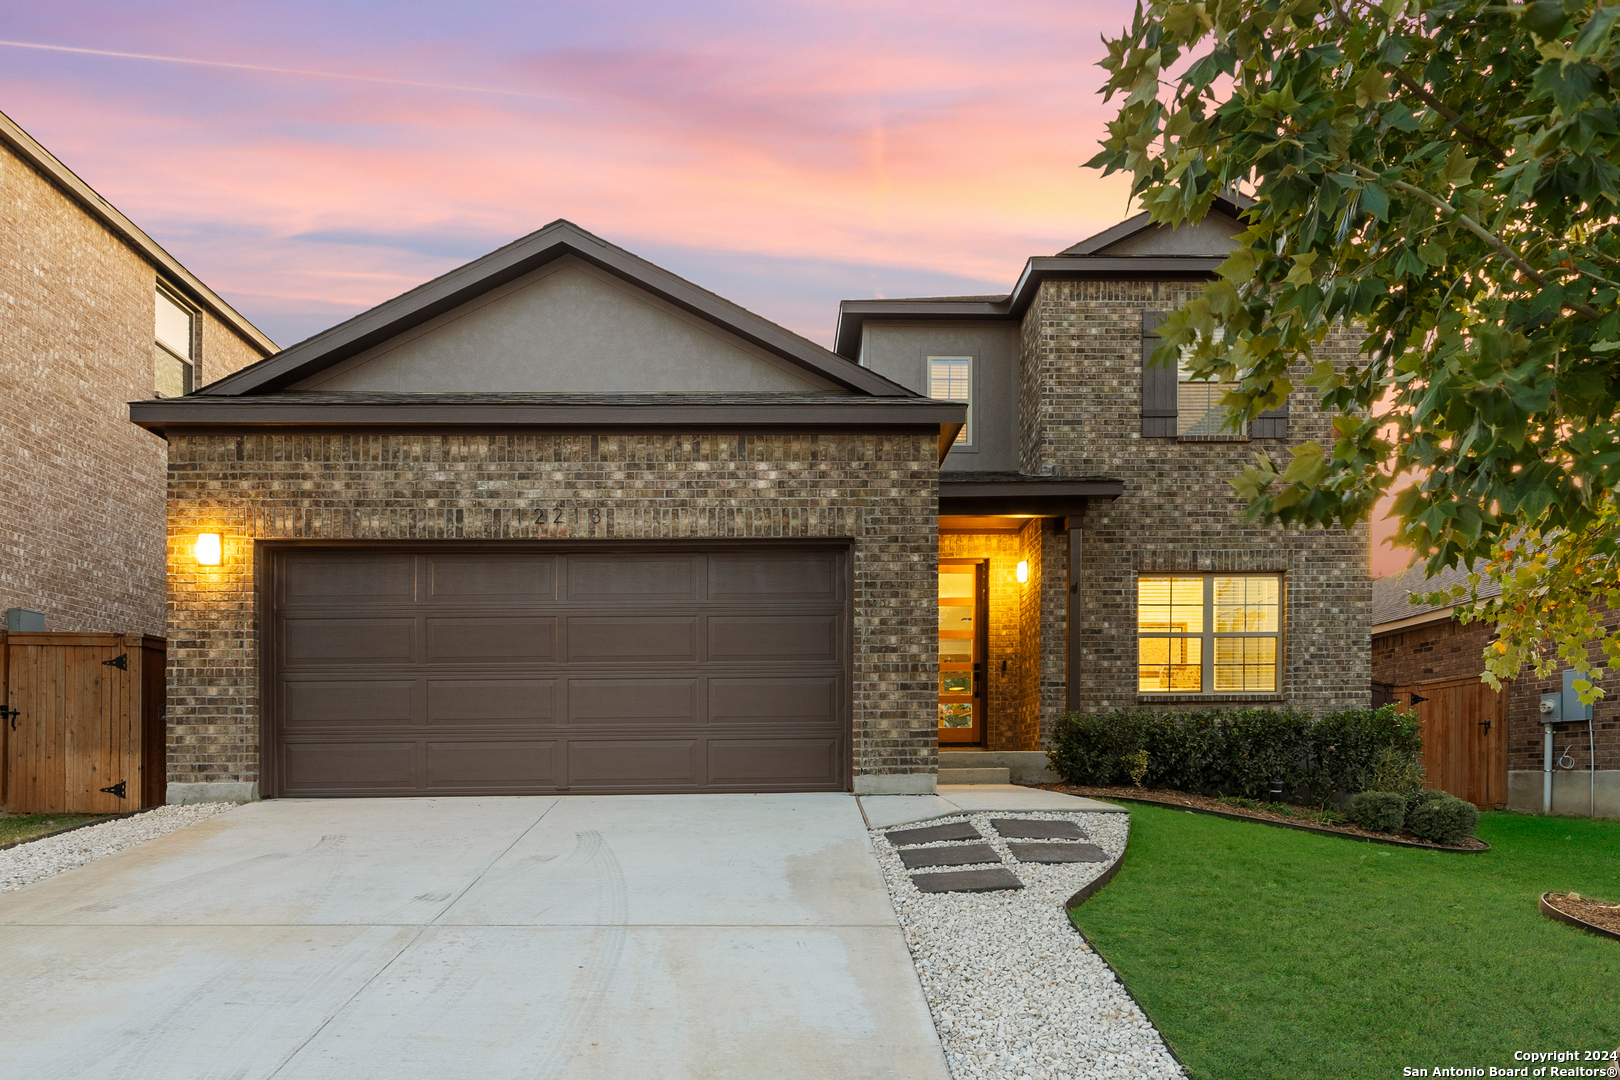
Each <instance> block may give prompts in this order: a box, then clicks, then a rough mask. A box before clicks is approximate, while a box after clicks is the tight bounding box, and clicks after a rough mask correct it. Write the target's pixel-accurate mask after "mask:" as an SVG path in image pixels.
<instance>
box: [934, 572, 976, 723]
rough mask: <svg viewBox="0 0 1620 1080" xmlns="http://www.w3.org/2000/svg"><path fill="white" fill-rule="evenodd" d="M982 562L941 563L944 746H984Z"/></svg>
mask: <svg viewBox="0 0 1620 1080" xmlns="http://www.w3.org/2000/svg"><path fill="white" fill-rule="evenodd" d="M984 578H985V574H984V560H982V559H941V560H940V563H939V741H940V744H941V745H950V744H953V743H955V744H961V743H982V742H983V741H984V636H985V635H984V610H985V581H984Z"/></svg>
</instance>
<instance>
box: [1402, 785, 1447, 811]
mask: <svg viewBox="0 0 1620 1080" xmlns="http://www.w3.org/2000/svg"><path fill="white" fill-rule="evenodd" d="M1448 797H1449V796H1448V795H1447V794H1446V793H1445V792H1444V791H1435V790H1434V789H1432V788H1418V789H1417V790H1416V791H1414V792H1411V793H1410V794H1408V795H1407V796H1406V814H1407V816H1408V817H1411V815H1412V811H1414V810H1416V809H1417V808H1418V807H1420V806H1422V805H1423V804H1424V803H1426V802H1430V801H1431V800H1434V799H1444V798H1448Z"/></svg>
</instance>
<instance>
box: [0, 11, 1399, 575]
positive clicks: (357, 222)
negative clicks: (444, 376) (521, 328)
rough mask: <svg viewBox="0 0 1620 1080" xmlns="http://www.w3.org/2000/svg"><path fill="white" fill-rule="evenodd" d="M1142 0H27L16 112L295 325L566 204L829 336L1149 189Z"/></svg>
mask: <svg viewBox="0 0 1620 1080" xmlns="http://www.w3.org/2000/svg"><path fill="white" fill-rule="evenodd" d="M1132 9H1133V4H1131V3H1128V2H1125V0H1094V2H1092V3H1087V4H1074V3H1059V2H1044V0H1003V2H1001V3H996V4H985V3H965V2H958V0H933V2H930V3H926V4H924V3H915V2H913V3H879V4H870V3H861V4H857V3H849V2H839V0H826V2H810V0H807V2H800V3H772V4H758V3H737V2H726V0H709V2H676V3H670V2H665V3H643V2H613V0H608V2H597V3H591V4H561V3H495V2H490V3H468V2H462V3H458V4H443V3H432V4H429V3H421V2H416V0H389V2H386V3H384V2H380V0H323V2H321V3H313V2H303V3H297V2H278V3H259V4H245V3H219V2H217V0H216V2H212V3H165V2H162V0H153V2H148V3H143V4H139V5H130V4H111V3H83V2H75V0H61V2H56V3H52V4H39V3H23V2H21V0H3V2H0V12H3V13H4V18H3V20H0V38H3V39H4V43H3V44H0V111H4V112H6V113H7V114H9V115H10V116H11V117H12V119H14V120H15V121H17V123H19V124H20V125H22V127H24V128H25V129H27V130H28V131H29V133H31V134H32V135H33V136H34V137H35V138H37V139H38V140H39V141H40V142H42V143H43V144H44V145H45V146H46V147H47V148H48V149H50V150H51V151H52V152H53V153H54V154H56V155H57V157H59V158H61V159H62V160H63V161H64V162H65V163H66V164H67V165H68V166H69V167H70V168H72V169H73V170H74V171H75V172H77V173H78V174H79V175H80V176H81V177H83V178H84V179H85V181H86V182H88V183H89V184H90V185H91V186H92V187H94V188H96V190H98V191H99V192H100V193H101V194H102V195H104V196H105V197H106V198H107V199H108V200H109V201H111V202H112V203H113V204H114V205H116V206H117V207H118V208H119V209H120V210H122V211H123V212H124V213H125V214H127V215H128V216H129V217H130V218H131V219H132V220H134V221H135V222H136V223H137V224H138V225H140V226H141V227H142V228H143V229H145V230H146V231H147V232H148V233H150V234H151V235H152V236H153V237H154V238H155V239H156V240H157V241H158V242H159V243H161V244H162V245H163V246H164V247H166V248H167V249H168V250H169V251H170V252H171V253H173V254H174V255H175V256H176V257H177V258H178V259H179V260H180V261H181V262H183V263H184V264H185V265H186V266H187V267H188V268H190V269H191V270H192V271H193V272H195V273H196V274H197V275H198V276H200V277H201V278H203V280H205V281H207V282H208V283H209V284H210V285H211V286H212V287H213V288H214V289H216V290H217V291H218V292H219V293H220V294H221V295H223V296H224V297H225V298H226V299H228V300H229V301H230V302H231V303H233V304H235V305H236V306H237V307H238V308H239V309H240V310H241V311H242V312H243V313H244V314H245V315H247V316H248V318H250V319H252V320H253V321H254V322H255V323H256V324H257V325H258V326H259V327H260V328H261V329H263V330H264V331H265V332H266V333H268V334H269V335H270V336H271V337H273V338H275V339H276V341H278V342H279V343H281V344H282V345H287V344H291V343H293V342H295V341H298V340H300V339H302V338H304V337H307V336H309V335H310V334H312V333H314V332H316V331H318V330H321V329H324V328H325V327H327V326H330V325H331V324H333V323H335V322H338V321H340V320H341V319H344V318H346V317H348V316H350V315H352V314H354V313H355V312H357V311H361V310H363V309H365V308H367V307H370V306H371V305H373V304H376V303H378V302H379V301H382V300H385V299H387V298H389V297H391V296H394V295H397V294H398V293H400V292H403V291H405V290H406V289H408V288H411V287H412V286H415V285H417V284H419V283H421V282H422V281H424V280H426V279H428V278H431V277H433V276H435V275H437V274H440V273H443V272H444V271H445V270H448V269H450V268H452V267H454V266H456V265H458V264H460V263H462V262H465V261H467V260H469V259H471V258H474V257H476V256H478V255H482V254H484V253H485V252H487V251H489V250H491V249H493V248H495V247H498V246H500V245H501V244H504V243H506V242H507V241H509V240H512V239H514V238H516V237H518V236H521V235H523V234H525V233H528V232H530V231H532V230H534V229H536V228H539V227H540V226H541V225H544V224H545V223H546V222H548V221H551V220H553V219H555V218H559V217H565V218H568V219H570V220H572V221H574V222H575V223H577V224H579V225H581V226H583V227H584V228H586V229H589V230H591V231H592V232H595V233H597V234H599V235H601V236H603V237H604V238H606V239H608V240H611V241H613V242H614V243H616V244H619V245H621V246H623V247H626V248H628V249H630V250H631V251H633V252H635V253H637V254H638V255H641V256H643V257H645V258H648V259H650V260H652V261H653V262H656V263H658V264H660V265H663V266H666V267H668V268H669V269H671V270H673V271H675V272H676V273H678V274H681V275H683V276H685V277H687V278H690V279H691V280H693V281H695V282H697V283H698V284H700V285H703V286H705V287H707V288H710V289H713V290H714V291H716V292H719V293H721V294H723V295H725V296H726V297H728V298H730V299H732V300H735V301H736V302H738V303H741V304H743V305H744V306H746V307H748V308H751V309H752V310H754V311H757V312H759V313H760V314H762V315H764V316H766V317H768V318H771V319H774V320H776V321H778V322H780V323H782V324H783V325H785V326H788V327H789V328H791V329H793V330H796V331H798V332H799V333H801V334H804V335H805V336H807V337H809V338H812V339H814V340H816V341H819V342H822V343H823V344H828V343H830V339H831V335H832V329H833V320H834V317H835V315H836V313H837V304H838V301H839V300H841V299H844V298H849V297H883V296H915V295H941V294H956V293H980V292H1005V291H1007V290H1008V289H1009V288H1010V287H1011V285H1012V283H1013V281H1014V279H1015V278H1016V276H1017V274H1018V271H1019V270H1020V269H1021V268H1022V265H1023V262H1024V260H1025V258H1027V257H1028V256H1030V255H1036V254H1052V253H1054V252H1056V251H1058V250H1059V249H1061V248H1063V247H1066V246H1067V245H1069V244H1072V243H1073V242H1075V241H1076V240H1078V239H1080V238H1082V237H1084V236H1087V235H1089V234H1091V233H1093V232H1096V231H1098V230H1100V229H1103V228H1106V227H1107V226H1109V225H1111V224H1113V223H1114V222H1116V221H1118V220H1119V219H1120V218H1122V217H1124V216H1125V215H1126V214H1127V213H1128V210H1129V207H1128V205H1127V194H1128V192H1127V184H1126V182H1125V180H1123V179H1122V178H1120V177H1118V176H1115V177H1110V178H1107V179H1104V178H1102V177H1101V176H1099V175H1097V174H1095V173H1093V172H1091V171H1089V170H1086V169H1083V168H1081V164H1082V163H1083V162H1084V161H1085V160H1087V159H1088V158H1090V157H1091V155H1092V154H1094V153H1095V152H1096V150H1097V140H1098V139H1099V138H1100V137H1101V135H1102V134H1103V122H1104V118H1105V116H1106V115H1108V110H1107V109H1106V108H1105V106H1104V105H1103V103H1102V100H1101V97H1100V96H1099V95H1098V94H1097V88H1098V87H1099V86H1100V84H1101V83H1102V80H1103V73H1102V72H1101V71H1100V69H1098V68H1097V67H1096V66H1095V64H1096V60H1097V59H1098V58H1099V57H1100V56H1101V55H1103V51H1104V50H1103V47H1102V44H1101V40H1100V39H1101V35H1102V34H1104V33H1115V32H1117V31H1118V30H1119V28H1120V27H1121V26H1122V25H1123V24H1124V23H1125V22H1126V21H1127V20H1128V19H1129V18H1130V15H1131V11H1132ZM111 54H125V55H111ZM1383 551H1384V555H1383V556H1382V558H1383V559H1384V561H1385V562H1388V561H1389V558H1390V553H1389V552H1388V549H1383ZM1379 558H1380V556H1379V555H1377V554H1375V562H1376V560H1378V559H1379ZM1404 562H1405V558H1404V555H1402V556H1396V557H1394V562H1393V564H1392V565H1389V566H1384V567H1382V570H1383V572H1388V571H1389V570H1391V569H1398V567H1399V566H1400V565H1402V564H1404Z"/></svg>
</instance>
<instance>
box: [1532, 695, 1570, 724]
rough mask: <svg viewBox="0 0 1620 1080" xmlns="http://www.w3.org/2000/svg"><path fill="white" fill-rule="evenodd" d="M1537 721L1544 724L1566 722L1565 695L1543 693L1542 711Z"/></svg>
mask: <svg viewBox="0 0 1620 1080" xmlns="http://www.w3.org/2000/svg"><path fill="white" fill-rule="evenodd" d="M1536 721H1537V722H1538V723H1542V724H1562V723H1563V722H1564V695H1563V694H1561V693H1559V694H1542V695H1541V712H1540V715H1538V716H1537V717H1536Z"/></svg>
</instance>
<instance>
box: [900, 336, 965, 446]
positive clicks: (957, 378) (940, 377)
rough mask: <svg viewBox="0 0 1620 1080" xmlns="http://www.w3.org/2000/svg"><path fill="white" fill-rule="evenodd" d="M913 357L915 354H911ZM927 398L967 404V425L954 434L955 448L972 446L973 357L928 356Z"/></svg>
mask: <svg viewBox="0 0 1620 1080" xmlns="http://www.w3.org/2000/svg"><path fill="white" fill-rule="evenodd" d="M913 355H915V354H913ZM928 396H929V397H931V398H934V399H935V400H937V401H962V402H966V403H967V407H968V408H967V423H965V424H963V425H962V430H961V431H959V432H957V433H956V443H955V445H957V446H972V445H973V357H971V356H930V357H929V358H928Z"/></svg>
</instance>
